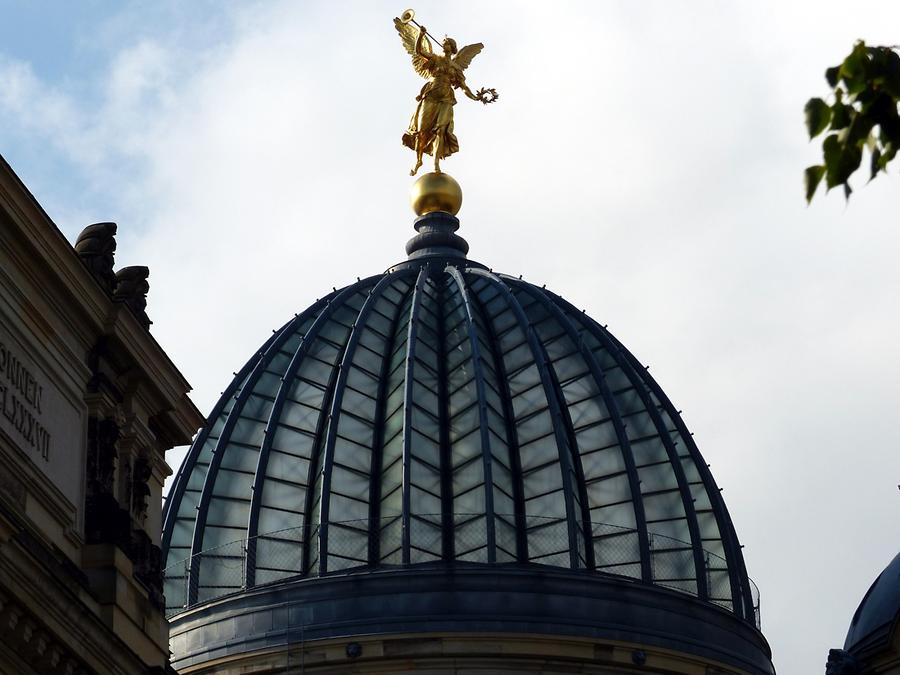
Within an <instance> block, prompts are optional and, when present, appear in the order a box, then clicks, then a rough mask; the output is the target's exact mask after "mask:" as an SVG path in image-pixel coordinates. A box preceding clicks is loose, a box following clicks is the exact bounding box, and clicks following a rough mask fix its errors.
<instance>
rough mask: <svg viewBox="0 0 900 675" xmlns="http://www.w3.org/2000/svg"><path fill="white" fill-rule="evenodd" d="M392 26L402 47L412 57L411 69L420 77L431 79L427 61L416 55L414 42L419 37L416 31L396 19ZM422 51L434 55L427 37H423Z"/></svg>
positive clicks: (409, 25)
mask: <svg viewBox="0 0 900 675" xmlns="http://www.w3.org/2000/svg"><path fill="white" fill-rule="evenodd" d="M394 26H395V27H396V29H397V32H398V33H400V40H401V41H402V42H403V46H404V47H405V48H406V51H407V52H409V55H410V56H412V63H413V68H415V69H416V72H417V73H418V74H419V75H421V76H422V77H425V78H429V77H431V72H430V71H429V70H428V59H425V58H422V57H421V56H419V55H418V54H416V40H417V39H418V37H419V31H418V29H416V28H414V27H413V26H412V25H411V24H408V23H403V22H402V21H401V20H400V19H397V18H395V19H394ZM422 51H423V52H425V53H426V54H433V53H434V50H432V48H431V40H429V39H428V36H427V35H426V36H425V39H424V40H422Z"/></svg>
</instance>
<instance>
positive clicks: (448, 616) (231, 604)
mask: <svg viewBox="0 0 900 675" xmlns="http://www.w3.org/2000/svg"><path fill="white" fill-rule="evenodd" d="M457 226H458V221H457V220H456V218H453V217H452V216H450V215H449V214H446V213H435V214H429V215H427V216H423V217H422V218H419V219H418V221H417V223H416V228H417V230H418V232H419V234H418V235H417V237H415V238H414V239H413V240H412V241H411V244H410V246H408V252H409V253H410V259H409V260H408V261H407V262H405V263H403V264H401V265H398V266H396V267H394V268H391V269H390V270H388V271H387V272H385V273H384V274H380V275H376V276H373V277H370V278H367V279H364V280H361V281H358V282H357V283H354V284H351V285H350V286H347V287H345V288H342V289H340V290H336V291H335V292H333V293H331V294H329V295H328V296H327V297H325V298H322V299H321V300H318V301H317V302H316V303H315V304H313V305H312V306H311V307H309V308H308V309H307V310H305V311H304V312H302V313H301V314H299V315H297V316H295V317H294V318H293V319H292V320H290V321H289V322H288V323H286V324H285V325H284V326H282V327H281V328H280V329H278V330H276V331H275V332H274V333H273V334H272V335H271V336H270V337H269V339H268V340H267V341H266V342H265V344H263V345H262V347H260V349H259V350H258V351H257V352H256V353H255V354H253V356H252V357H251V359H250V360H249V361H248V362H247V364H246V365H245V366H244V367H243V368H242V369H241V370H240V372H238V373H237V374H236V377H235V378H234V380H233V382H232V383H231V385H230V386H229V387H228V389H227V390H226V391H225V392H224V394H223V395H222V397H221V399H220V400H219V402H218V403H217V404H216V407H215V408H214V409H213V412H212V414H211V415H210V417H209V420H208V423H207V426H206V428H205V429H203V430H202V431H201V433H200V434H199V435H198V436H197V438H196V440H195V442H194V444H193V446H192V447H191V449H190V451H189V453H188V455H187V457H186V458H185V460H184V463H183V465H182V467H181V469H180V471H179V473H178V476H177V477H176V479H175V482H174V485H173V487H172V490H171V492H170V495H169V498H168V500H167V503H166V513H165V523H164V534H163V543H162V547H163V552H164V555H165V565H166V567H167V569H166V581H165V584H166V586H165V593H166V600H167V605H168V612H169V614H170V615H178V616H177V617H174V618H173V653H174V654H175V662H176V663H177V664H181V665H179V666H178V667H182V666H187V665H189V664H190V663H199V662H201V661H202V658H211V657H212V655H215V654H219V653H225V652H220V651H216V650H219V649H223V650H227V649H238V647H237V646H235V645H236V644H237V642H235V640H238V641H240V640H244V642H245V643H246V645H245V646H244V647H240V648H241V649H244V648H246V649H250V648H251V646H252V647H253V648H262V647H263V646H264V645H269V644H272V640H273V639H274V638H273V637H272V635H273V633H271V632H265V631H262V630H261V631H260V632H259V633H258V635H257V634H256V633H253V635H256V637H248V636H249V635H250V633H249V632H248V631H250V629H249V628H248V627H247V626H250V625H251V624H250V623H246V621H250V619H249V618H246V620H244V619H241V621H245V623H241V624H240V625H238V623H237V622H238V621H239V620H238V619H237V618H234V617H237V616H238V615H239V614H240V613H241V612H261V611H265V612H269V611H270V610H269V609H266V608H267V607H275V606H284V607H287V606H291V607H297V608H298V609H297V611H298V612H300V611H303V612H307V613H308V616H309V617H311V618H309V619H308V620H307V622H306V623H305V624H304V626H305V627H304V631H305V633H304V635H305V636H306V639H312V638H313V636H318V637H329V636H335V635H353V634H368V633H379V632H385V631H390V630H428V629H432V630H513V627H517V628H516V629H517V630H519V631H520V632H526V633H528V632H535V631H537V632H541V633H543V634H548V633H555V632H561V633H563V634H577V635H587V636H593V637H601V636H607V637H609V638H610V639H617V640H628V639H631V640H633V641H635V642H639V643H644V644H660V645H663V646H671V645H681V646H683V647H684V646H685V645H686V647H684V648H686V649H689V650H691V651H695V652H697V653H700V652H702V653H706V654H709V655H712V657H714V658H717V659H724V660H726V661H728V662H731V663H735V664H738V665H740V667H741V668H745V669H748V670H750V671H752V672H766V673H769V672H771V663H770V661H769V656H768V647H767V646H766V645H765V642H764V640H763V638H762V636H761V635H760V634H759V633H758V631H757V628H758V625H759V624H758V614H757V611H758V599H757V595H756V591H755V588H754V587H753V586H752V584H751V582H750V580H749V579H748V577H747V572H746V570H745V567H744V561H743V558H742V555H741V548H740V545H739V543H738V539H737V536H736V534H735V531H734V528H733V526H732V524H731V520H730V518H729V515H728V512H727V510H726V508H725V504H724V502H723V500H722V497H721V494H720V491H719V489H718V487H717V486H716V484H715V481H714V480H713V477H712V475H711V473H710V471H709V469H708V467H707V464H706V462H705V461H704V460H703V457H702V456H701V455H700V452H699V451H698V449H697V447H696V445H695V444H694V441H693V439H692V438H691V434H690V433H689V432H688V430H687V429H686V428H685V426H684V423H683V422H682V420H681V417H680V415H679V414H678V411H677V410H676V409H675V408H674V407H673V406H672V404H671V403H670V402H669V400H668V398H667V397H666V395H665V394H664V393H663V391H662V390H661V389H660V387H659V386H658V385H657V384H656V382H655V381H654V380H653V378H651V377H650V375H649V374H648V372H647V370H646V368H644V367H643V366H642V365H641V364H640V363H639V362H638V361H637V359H636V358H635V357H634V356H632V355H631V353H630V352H629V351H628V350H627V349H625V348H624V347H623V346H622V345H621V344H620V343H619V342H618V340H616V338H615V337H613V335H612V334H611V333H610V332H609V331H607V330H606V329H605V328H604V327H603V326H601V325H600V324H598V323H597V322H596V321H594V320H593V319H591V318H590V317H589V316H587V315H586V314H585V313H584V312H582V311H579V310H578V309H576V308H575V307H573V306H572V305H571V304H569V303H568V302H566V301H565V300H564V299H562V298H561V297H559V296H558V295H556V294H554V293H552V292H551V291H549V290H546V289H545V288H543V287H538V286H535V285H533V284H530V283H528V282H526V281H522V280H521V279H520V278H515V277H511V276H507V275H503V274H497V273H494V272H492V271H490V270H489V269H487V268H485V267H484V266H483V265H480V264H478V263H475V262H472V261H469V260H467V259H466V258H465V257H464V253H465V248H466V247H464V246H463V244H464V242H462V240H461V239H460V238H459V237H458V236H457V235H453V237H450V236H448V235H449V234H452V232H453V231H454V230H455V229H456V227H457ZM454 237H455V239H454ZM460 242H462V243H460ZM451 572H452V573H451ZM540 589H544V590H540ZM273 594H275V595H273ZM298 594H299V595H298ZM276 596H277V597H276ZM366 598H369V599H368V600H367V599H366ZM575 598H578V600H577V601H576V600H575ZM235 603H236V604H235ZM272 603H276V604H272ZM342 603H344V604H342ZM238 606H240V607H238ZM185 610H191V611H185ZM271 611H274V610H271ZM293 611H294V610H291V612H293ZM225 616H227V617H232V618H230V619H228V620H229V621H231V622H232V623H233V624H234V625H233V626H232V627H230V628H228V629H227V631H230V632H227V631H226V629H225V628H221V629H215V630H214V629H212V628H209V627H208V626H209V625H211V622H212V623H215V622H219V621H221V620H222V619H221V617H225ZM247 616H248V617H249V615H247ZM287 616H288V615H287V614H286V615H285V617H287ZM298 616H299V615H298ZM217 617H218V618H217ZM290 617H291V619H290V620H291V621H294V618H293V617H294V614H293V613H291V614H290ZM253 621H257V620H256V619H253ZM260 621H262V620H260ZM265 621H266V622H275V623H278V622H279V621H281V622H287V621H288V619H287V618H284V619H279V618H278V617H277V616H275V615H273V617H272V618H267V619H265ZM498 622H499V623H498ZM252 625H253V626H256V624H255V623H253V624H252ZM261 625H262V624H261ZM265 625H269V624H268V623H266V624H265ZM285 625H286V626H287V625H289V624H287V623H285ZM267 630H269V629H267ZM283 630H284V631H288V628H284V629H283ZM203 631H207V632H203ZM209 631H213V632H209ZM215 631H218V632H215ZM354 631H355V632H354ZM286 634H287V633H286V632H285V635H286ZM675 634H678V635H679V636H680V637H678V641H677V642H671V641H670V642H666V641H665V640H664V639H663V638H662V637H661V636H664V635H675ZM190 635H200V636H202V637H201V638H199V639H200V642H196V641H195V640H196V639H197V638H195V637H190ZM210 635H213V636H215V635H218V636H219V638H220V642H221V645H220V646H215V645H218V644H219V643H215V644H214V642H215V641H214V640H213V641H212V642H210V640H211V639H212V638H209V636H210ZM223 635H234V636H235V637H234V638H228V639H226V638H223V637H222V636H223ZM241 636H243V637H241ZM283 639H285V640H286V639H288V638H286V637H285V638H283ZM192 640H194V642H192ZM198 645H207V646H202V647H201V646H198ZM208 645H213V646H208ZM679 648H681V647H679ZM736 654H740V656H735V655H736ZM201 655H205V656H202V658H201ZM735 659H737V660H735Z"/></svg>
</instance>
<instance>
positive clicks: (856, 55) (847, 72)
mask: <svg viewBox="0 0 900 675" xmlns="http://www.w3.org/2000/svg"><path fill="white" fill-rule="evenodd" d="M868 64H869V54H868V50H867V49H866V43H865V42H863V41H862V40H860V41H859V42H857V43H856V45H854V47H853V51H852V52H850V54H849V55H848V56H847V58H845V59H844V62H843V63H842V64H841V70H840V74H841V79H842V80H844V82H845V83H846V85H847V91H848V92H849V93H851V94H857V93H859V92H860V91H862V90H863V89H865V87H866V69H867V67H868Z"/></svg>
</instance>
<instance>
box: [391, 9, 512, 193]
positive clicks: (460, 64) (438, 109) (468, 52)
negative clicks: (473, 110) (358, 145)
mask: <svg viewBox="0 0 900 675" xmlns="http://www.w3.org/2000/svg"><path fill="white" fill-rule="evenodd" d="M413 16H415V14H414V12H413V11H412V10H411V9H408V10H406V11H405V12H403V16H402V17H400V18H395V19H394V26H395V27H396V28H397V32H398V33H399V34H400V40H401V41H402V42H403V46H404V48H405V49H406V51H407V53H409V55H410V56H411V57H412V62H413V68H415V70H416V72H417V73H418V74H419V75H421V76H422V77H424V78H425V79H427V80H428V82H426V83H425V85H424V86H423V87H422V90H421V91H420V92H419V95H418V96H416V101H417V106H416V111H415V112H414V113H413V116H412V119H411V120H410V122H409V127H408V128H407V130H406V133H405V134H403V144H404V145H405V146H407V147H408V148H410V149H411V150H414V151H415V153H416V164H415V166H414V167H413V168H412V171H410V172H409V173H410V175H411V176H414V175H415V174H416V172H417V171H418V170H419V167H421V166H422V155H423V154H426V153H427V154H429V155H432V156H433V157H434V170H435V172H436V173H440V171H441V160H442V159H443V158H444V157H449V156H450V155H452V154H453V153H454V152H457V151H458V150H459V141H457V139H456V135H455V134H454V133H453V106H454V105H456V96H455V95H454V93H453V90H454V89H462V91H463V92H464V93H465V94H466V96H468V97H469V98H471V99H473V100H475V101H481V102H482V103H493V102H494V101H495V100H496V99H497V92H496V90H494V89H480V90H479V91H478V92H477V93H474V94H473V93H472V91H471V90H470V89H469V87H468V85H467V84H466V78H465V75H464V74H463V71H464V70H465V69H466V68H468V67H469V64H471V63H472V59H474V58H475V56H476V55H478V54H479V53H480V52H481V50H482V49H484V45H483V44H481V43H480V42H478V43H475V44H472V45H468V46H466V47H463V48H462V49H457V48H456V40H454V39H453V38H449V37H448V38H444V40H443V42H442V43H441V48H442V51H443V54H436V53H435V52H434V50H433V48H432V44H431V40H430V39H429V34H428V31H427V30H426V29H425V27H424V26H420V25H419V24H416V23H415V21H414V20H413ZM412 24H415V26H416V27H413V25H412Z"/></svg>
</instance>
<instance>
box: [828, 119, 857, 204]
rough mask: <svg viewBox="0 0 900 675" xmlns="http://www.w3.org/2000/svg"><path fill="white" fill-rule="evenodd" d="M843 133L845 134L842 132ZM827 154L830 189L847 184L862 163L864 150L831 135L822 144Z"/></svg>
mask: <svg viewBox="0 0 900 675" xmlns="http://www.w3.org/2000/svg"><path fill="white" fill-rule="evenodd" d="M842 133H843V132H842ZM822 149H823V151H824V153H825V184H826V185H827V186H828V189H829V190H830V189H831V188H833V187H835V186H836V185H842V184H844V183H846V182H847V179H848V178H849V177H850V174H852V173H853V172H854V171H856V169H857V168H858V167H859V163H860V162H861V161H862V150H861V149H860V148H858V147H857V146H856V145H855V144H854V143H849V142H843V143H842V142H841V141H840V140H839V138H838V135H837V134H831V135H830V136H828V137H827V138H826V139H825V142H824V143H823V144H822Z"/></svg>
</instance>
